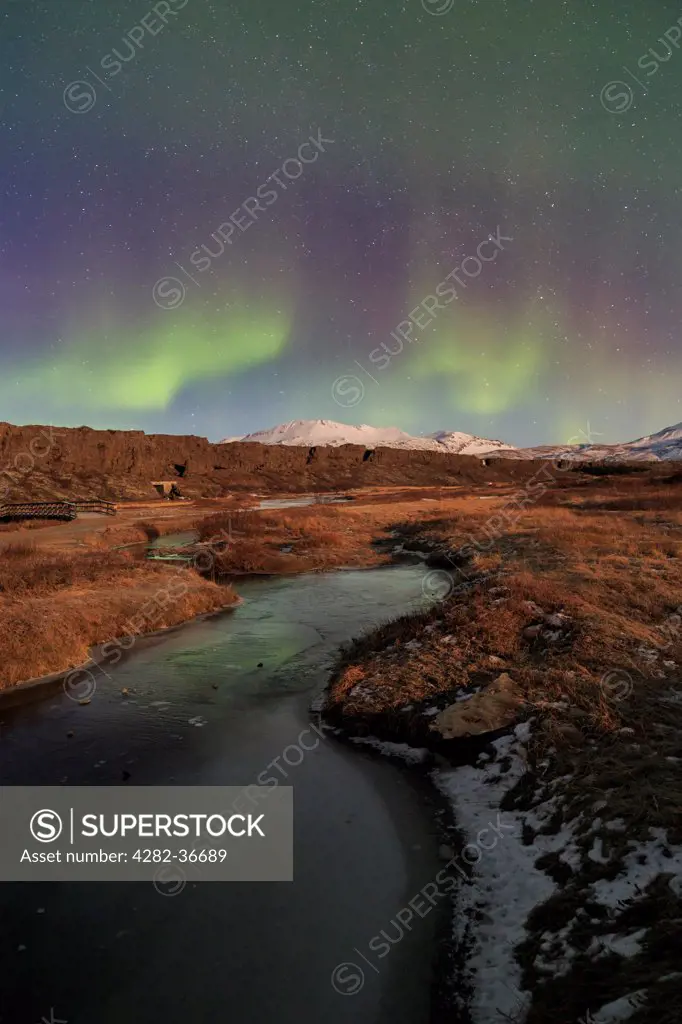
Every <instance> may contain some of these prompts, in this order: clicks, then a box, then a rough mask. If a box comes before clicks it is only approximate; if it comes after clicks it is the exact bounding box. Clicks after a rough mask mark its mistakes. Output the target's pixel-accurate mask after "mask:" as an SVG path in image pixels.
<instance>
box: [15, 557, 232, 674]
mask: <svg viewBox="0 0 682 1024" xmlns="http://www.w3.org/2000/svg"><path fill="white" fill-rule="evenodd" d="M237 601H238V597H237V595H236V594H235V593H234V591H233V590H231V588H226V587H221V586H218V585H216V584H215V583H212V582H210V581H208V580H206V579H203V578H202V577H201V576H199V575H198V574H197V573H195V572H192V571H185V572H182V574H179V573H178V571H177V569H173V568H170V567H168V566H166V565H162V564H159V563H150V562H140V561H134V560H133V557H132V556H131V555H129V554H127V553H124V552H116V551H82V552H81V551H79V552H75V551H63V550H51V549H37V548H35V547H33V546H32V545H31V544H26V543H23V544H15V545H13V546H8V547H6V548H5V549H4V551H3V558H2V568H1V569H0V647H1V648H2V652H3V659H2V663H1V665H0V690H4V689H6V688H9V687H13V686H16V685H17V684H19V683H22V682H25V681H27V680H31V679H36V678H38V677H42V676H48V675H51V674H53V673H56V672H62V671H64V672H66V671H68V670H69V669H70V668H75V667H76V666H78V665H82V664H83V663H84V662H85V661H87V659H88V657H89V652H90V649H91V648H92V647H95V646H96V645H100V644H106V643H107V642H113V641H115V640H116V638H124V639H120V641H119V644H120V647H121V648H122V649H124V648H125V644H126V643H128V644H129V643H130V638H133V637H136V636H140V635H143V634H147V633H151V632H153V631H156V630H158V629H163V628H166V627H169V626H174V625H177V624H178V623H181V622H186V621H187V620H189V619H192V618H194V617H195V616H197V615H202V614H206V613H208V612H213V611H217V610H219V609H221V608H224V607H229V606H231V605H233V604H234V603H236V602H237Z"/></svg>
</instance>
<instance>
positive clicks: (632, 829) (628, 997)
mask: <svg viewBox="0 0 682 1024" xmlns="http://www.w3.org/2000/svg"><path fill="white" fill-rule="evenodd" d="M602 488H603V485H602ZM674 493H676V492H674ZM674 493H671V491H670V490H666V491H664V492H654V491H647V490H646V489H643V490H642V491H641V492H639V493H638V492H637V491H634V492H633V490H632V488H631V487H630V488H629V490H628V493H627V494H623V495H620V494H618V493H614V489H613V488H612V487H610V488H609V492H608V494H605V493H604V492H603V490H601V489H600V488H599V486H591V487H590V490H589V492H586V491H581V492H575V491H574V492H571V491H569V490H567V489H566V488H556V490H554V491H553V492H552V493H550V494H547V495H546V496H544V500H542V499H541V500H537V501H536V502H535V503H534V504H533V505H532V506H531V507H529V508H526V509H524V511H523V516H522V519H521V517H520V516H519V515H518V514H517V515H516V517H515V519H514V521H513V522H510V521H509V518H508V516H507V515H506V512H505V506H504V505H501V504H500V503H498V502H495V504H494V505H493V506H492V507H491V508H490V509H487V510H486V512H485V513H482V512H477V511H476V510H475V509H474V508H472V507H470V508H469V509H468V514H467V515H466V517H465V516H463V515H454V516H450V517H442V518H441V519H440V521H438V522H437V523H433V522H432V523H430V524H428V523H427V524H421V525H417V526H415V527H414V529H413V530H412V536H413V538H414V540H415V542H416V543H418V542H422V543H423V542H426V544H425V550H429V551H431V553H433V550H434V546H435V548H436V549H437V550H440V551H441V552H443V551H447V552H450V553H452V555H456V554H459V555H462V553H463V547H464V546H465V545H466V548H467V554H468V555H469V556H470V559H471V561H470V564H469V565H467V566H466V569H465V571H466V577H463V576H462V572H461V571H460V570H461V565H460V566H455V565H454V564H452V565H451V566H450V568H449V569H431V570H429V569H427V568H426V567H425V569H424V586H425V590H426V591H432V592H433V601H432V604H431V607H430V608H429V609H428V610H426V611H423V612H420V613H417V614H415V615H410V616H407V617H403V618H401V619H398V620H396V621H394V622H392V623H388V624H387V625H384V626H382V627H380V628H379V629H376V630H374V631H371V632H370V633H368V634H366V635H365V636H363V637H361V638H359V639H358V640H357V641H355V642H354V643H353V644H352V645H350V646H349V647H347V648H346V649H345V650H344V651H343V653H342V655H341V657H340V659H339V661H338V662H337V666H336V668H335V671H334V673H333V675H332V679H331V683H330V687H329V691H328V697H327V703H326V709H325V717H326V719H327V721H328V722H329V723H330V724H331V725H333V726H335V727H337V728H339V729H341V730H343V732H345V733H346V734H347V735H350V736H355V737H357V738H359V739H360V740H361V741H362V742H363V743H365V744H366V743H369V744H371V745H374V746H378V747H381V746H382V744H387V743H388V744H404V745H405V744H407V745H408V746H407V750H408V753H409V750H410V749H411V748H414V747H417V748H421V749H426V750H430V751H431V752H432V753H431V756H432V757H433V759H434V760H433V764H434V767H433V770H432V779H433V782H434V784H435V785H436V786H438V788H439V789H440V790H441V791H442V792H443V793H444V794H445V795H447V796H448V798H449V799H450V800H451V802H452V805H453V810H454V815H455V818H456V820H457V822H458V824H459V826H460V827H461V828H462V829H463V830H464V831H465V834H466V837H467V840H468V844H469V847H468V848H469V850H470V855H471V873H472V883H467V882H463V883H462V885H461V887H460V891H459V893H458V907H457V912H456V924H455V929H454V937H455V941H456V943H457V945H458V947H459V948H460V949H462V948H465V949H466V950H467V959H466V965H465V968H464V970H463V972H462V976H461V978H460V979H459V980H460V981H461V982H462V985H463V987H464V988H467V987H468V988H469V990H470V992H471V999H470V1009H471V1012H472V1019H473V1021H474V1024H492V1022H493V1021H495V1020H497V1019H501V1018H505V1019H510V1020H513V1021H516V1022H525V1024H546V1021H548V1020H552V1021H554V1022H557V1024H577V1022H578V1021H583V1022H590V1024H617V1022H620V1021H625V1020H627V1021H628V1022H629V1024H673V1021H674V1020H676V1019H677V1014H678V1011H677V1009H676V1007H677V1006H678V1005H679V1002H680V998H681V997H682V973H680V972H679V971H678V970H676V968H677V967H679V963H678V962H676V957H677V954H676V953H675V952H674V951H675V948H676V947H677V946H678V945H679V942H680V940H681V939H682V923H681V922H682V820H681V819H680V813H679V808H680V806H681V805H682V758H680V748H681V746H682V728H681V726H680V708H681V707H682V703H681V702H682V668H681V666H682V629H681V626H682V618H681V617H680V613H681V611H682V609H680V608H679V600H680V595H681V594H682V572H681V569H680V555H681V554H682V544H681V533H680V526H681V525H682V516H681V514H680V512H679V511H678V507H677V504H676V503H675V501H674V500H672V499H673V498H674ZM471 504H472V503H470V505H471ZM463 511H464V510H463ZM614 512H617V513H618V516H617V519H615V520H614ZM491 524H492V525H491ZM454 561H456V559H454V558H453V562H454ZM441 564H443V565H447V559H442V562H441ZM389 749H393V750H395V749H399V748H396V747H393V746H390V747H389ZM494 814H499V815H501V816H502V825H501V826H500V836H499V841H498V842H497V843H488V842H487V840H486V841H485V845H484V840H483V839H481V841H480V844H478V842H477V837H478V838H480V837H481V835H482V832H481V830H483V829H485V828H486V827H487V824H488V822H489V820H490V819H491V816H492V815H494ZM493 820H494V819H493ZM465 849H466V848H465Z"/></svg>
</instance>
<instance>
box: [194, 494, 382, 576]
mask: <svg viewBox="0 0 682 1024" xmlns="http://www.w3.org/2000/svg"><path fill="white" fill-rule="evenodd" d="M195 528H196V529H197V531H198V534H199V541H200V543H209V542H210V543H211V544H212V546H213V550H214V552H215V555H216V563H215V564H216V571H217V572H218V573H224V574H226V575H229V574H231V573H235V574H236V573H255V572H263V573H288V572H309V571H312V570H322V569H332V568H338V567H339V566H356V567H359V566H368V565H378V564H381V563H382V562H386V561H387V556H386V555H385V554H382V553H381V552H380V551H379V549H378V548H377V547H376V546H374V544H373V541H374V539H375V534H376V528H375V523H374V519H373V517H372V515H371V513H366V514H364V515H362V514H360V515H357V514H356V515H353V514H350V513H349V512H348V511H347V510H346V509H345V508H344V509H339V508H337V507H336V506H315V511H314V512H312V511H311V510H310V509H309V508H307V507H303V508H288V509H285V510H282V511H272V512H270V511H267V512H266V511H263V512H253V511H247V510H244V511H238V512H236V513H233V514H227V515H226V514H218V515H213V516H209V517H207V518H205V519H201V520H198V521H197V522H196V523H195ZM216 538H221V539H220V540H218V541H216Z"/></svg>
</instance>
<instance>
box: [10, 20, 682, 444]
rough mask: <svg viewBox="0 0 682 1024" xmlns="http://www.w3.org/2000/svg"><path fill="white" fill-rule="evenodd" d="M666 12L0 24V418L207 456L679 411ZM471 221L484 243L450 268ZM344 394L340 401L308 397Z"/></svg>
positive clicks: (461, 253)
mask: <svg viewBox="0 0 682 1024" xmlns="http://www.w3.org/2000/svg"><path fill="white" fill-rule="evenodd" d="M679 16H680V12H679V9H678V8H676V7H675V5H674V4H673V3H669V2H667V0H649V3H648V4H646V5H642V4H638V3H636V2H634V0H456V2H455V3H454V4H452V3H451V0H423V2H422V0H393V2H388V0H364V2H363V0H235V2H223V0H168V2H161V3H158V2H153V3H147V2H146V0H118V2H117V4H116V5H111V4H108V3H106V2H105V0H59V2H57V0H32V2H31V3H26V4H23V3H21V4H20V3H10V4H8V5H6V8H5V9H4V10H3V12H2V36H1V38H2V44H1V45H2V47H3V58H4V59H3V62H2V69H1V70H0V83H1V100H0V102H1V106H0V118H1V122H2V123H1V126H0V128H1V131H2V150H1V153H2V157H1V165H0V166H1V168H2V172H1V173H2V185H3V189H2V192H3V217H2V221H3V225H2V233H1V236H0V316H1V318H2V329H1V330H0V371H1V373H0V420H7V421H10V422H15V423H31V422H37V423H53V424H60V425H65V426H78V425H80V424H89V425H91V426H94V427H101V428H103V427H114V428H141V429H144V430H147V431H160V432H164V433H198V434H204V435H207V436H209V437H211V438H213V439H215V438H220V437H224V436H232V435H236V434H241V433H245V432H248V431H252V430H257V429H261V428H265V427H268V426H271V425H272V424H274V423H277V422H281V421H285V420H290V419H295V418H317V417H320V418H327V419H336V420H342V421H345V422H353V423H361V422H367V423H373V424H375V425H395V426H398V427H401V428H402V429H404V430H407V431H409V432H411V433H419V432H422V431H433V430H436V429H447V430H463V431H468V432H471V433H476V434H480V435H484V436H489V437H500V438H502V439H504V440H506V441H508V442H510V443H514V444H536V443H551V442H561V441H565V440H567V439H568V438H569V437H572V436H575V435H576V434H578V433H579V431H580V430H584V429H585V427H586V425H587V423H588V422H589V423H590V424H591V428H592V430H593V431H594V432H595V435H596V436H597V438H598V440H599V441H600V442H604V443H606V442H610V441H619V440H629V439H632V438H634V437H637V436H640V435H642V434H646V433H650V432H653V431H656V430H658V429H660V428H662V427H664V426H667V425H669V424H672V423H676V422H678V421H679V420H682V401H681V397H680V380H681V378H682V373H681V371H682V346H681V345H680V341H679V331H680V321H681V319H682V275H681V274H680V224H681V223H682V190H681V187H680V184H679V146H680V137H681V134H680V125H681V121H680V97H682V50H681V49H680V45H679V39H680V37H679V36H677V35H676V33H675V32H674V31H673V30H672V29H671V26H674V25H676V23H677V19H678V18H679ZM666 32H668V34H667V35H666ZM680 35H681V36H682V33H680ZM645 54H648V56H647V59H646V61H645V60H644V57H643V56H642V55H645ZM652 64H653V66H654V70H653V71H652V70H651V68H652ZM319 137H322V138H323V139H325V140H327V142H326V143H325V145H324V147H322V148H318V149H315V147H314V145H313V144H312V143H310V141H309V140H310V139H311V138H312V139H313V140H314V139H315V138H319ZM304 145H307V147H308V148H307V149H304V150H301V147H302V146H304ZM313 157H314V159H313ZM273 196H274V198H273ZM496 231H501V232H502V234H503V235H504V236H507V237H509V238H511V240H512V241H511V242H509V243H508V244H506V245H505V248H504V251H500V252H499V253H498V254H497V258H496V259H495V260H490V261H489V262H483V263H480V261H479V264H480V269H477V264H476V263H475V262H469V263H468V264H463V261H465V260H467V259H473V258H474V257H475V254H476V252H477V251H478V247H479V246H480V245H481V243H482V242H484V241H485V240H486V239H487V238H489V236H491V235H494V234H495V232H496ZM484 251H485V250H484ZM209 254H210V255H209ZM463 265H464V267H465V272H464V273H460V279H461V284H458V285H456V290H457V295H456V298H455V299H454V300H453V301H451V302H450V303H449V304H447V305H443V308H440V309H434V315H433V318H432V321H431V322H430V323H428V325H426V326H424V327H423V329H422V328H421V326H420V328H419V329H418V330H417V331H415V332H414V339H413V340H412V341H411V342H406V343H405V344H404V345H403V346H402V350H400V351H398V349H399V346H398V345H397V344H396V341H395V339H394V338H393V337H392V333H391V332H394V331H395V330H396V327H397V325H399V324H401V323H403V322H405V321H406V319H409V317H410V313H411V311H414V310H415V308H416V307H418V306H419V304H420V303H422V302H423V300H424V298H425V296H428V295H435V294H441V293H437V292H436V287H437V285H438V284H439V283H440V282H443V280H444V279H445V278H446V275H448V273H451V272H453V271H454V270H455V268H458V267H462V266H463ZM467 268H468V270H469V273H467V272H466V270H467ZM472 268H473V269H472ZM170 278H176V279H177V281H179V282H180V283H181V285H182V287H181V289H180V290H177V289H178V285H177V284H175V283H173V282H170V283H168V280H169V279H170ZM451 280H452V279H451ZM159 282H166V283H164V284H163V285H161V287H159ZM155 289H156V290H155ZM174 289H176V290H174ZM179 299H180V300H181V301H178V300H179ZM159 300H160V301H159ZM382 344H385V345H386V346H391V351H392V352H395V353H396V354H394V355H391V357H390V361H389V363H388V364H387V365H382V368H380V369H378V368H377V366H376V365H375V362H374V361H373V360H371V359H370V353H372V352H373V351H375V350H377V347H379V346H381V345H382ZM384 362H385V361H384ZM346 377H349V378H350V377H357V379H358V380H360V381H361V382H362V389H361V391H358V390H357V389H356V390H355V391H353V390H352V387H353V385H352V383H351V384H350V385H346V384H342V386H341V387H340V388H338V387H337V390H336V392H334V387H335V382H336V381H339V379H342V380H344V379H345V378H346ZM335 397H336V399H337V400H336V401H335ZM339 398H340V401H339V400H338V399H339Z"/></svg>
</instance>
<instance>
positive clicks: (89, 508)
mask: <svg viewBox="0 0 682 1024" xmlns="http://www.w3.org/2000/svg"><path fill="white" fill-rule="evenodd" d="M73 504H74V505H75V508H76V512H100V513H101V514H102V515H103V516H115V515H116V506H115V505H114V503H113V502H112V501H104V500H103V499H102V498H95V499H94V500H92V501H74V503H73Z"/></svg>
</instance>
